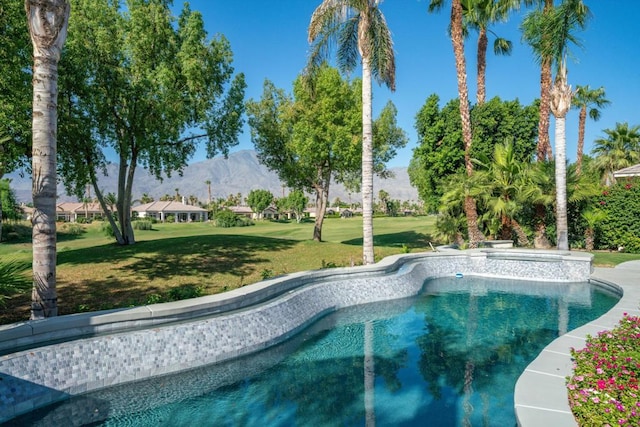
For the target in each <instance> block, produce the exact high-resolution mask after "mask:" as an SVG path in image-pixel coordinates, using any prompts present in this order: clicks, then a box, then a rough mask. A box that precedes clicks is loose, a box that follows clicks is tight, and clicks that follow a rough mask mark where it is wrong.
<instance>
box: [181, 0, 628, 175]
mask: <svg viewBox="0 0 640 427" xmlns="http://www.w3.org/2000/svg"><path fill="white" fill-rule="evenodd" d="M428 3H429V2H428V0H386V1H384V2H383V3H382V6H381V7H382V10H383V13H384V14H385V16H386V19H387V24H388V25H389V28H390V29H391V31H392V34H393V39H394V43H395V52H396V91H395V92H393V93H392V92H390V91H389V90H388V89H386V88H384V87H381V86H378V85H377V84H374V88H373V96H374V112H373V113H374V116H377V114H378V113H379V111H380V109H381V108H382V107H383V106H384V105H385V104H386V102H387V101H388V100H391V101H393V103H394V104H395V105H396V107H397V108H398V124H399V125H400V126H401V127H402V128H403V129H404V130H405V131H406V132H407V134H408V136H409V143H408V144H407V147H406V148H405V149H403V150H401V152H400V153H399V154H398V156H397V157H396V158H395V159H393V160H392V161H391V162H390V163H389V166H390V167H396V166H407V165H408V164H409V161H410V159H411V156H412V152H413V148H415V147H416V144H417V135H416V132H415V129H414V119H415V115H416V113H417V112H418V110H419V109H420V108H421V107H422V105H423V104H424V102H425V100H426V99H427V97H428V96H429V95H430V94H432V93H436V94H438V95H439V97H440V100H441V105H444V104H445V103H446V102H447V101H449V100H450V99H452V98H456V97H457V83H456V72H455V64H454V59H453V49H452V47H451V41H450V39H449V38H448V36H447V25H448V21H449V10H448V6H447V7H446V8H445V9H444V10H443V11H442V12H440V13H439V14H429V13H428V12H427V6H428ZM586 3H587V4H588V5H589V7H590V8H591V11H592V14H593V16H592V19H591V21H590V23H589V26H588V28H587V30H586V31H584V32H581V33H579V37H580V38H581V40H582V44H583V47H582V48H578V47H573V48H572V51H573V55H574V56H575V59H570V60H569V65H568V69H569V84H571V85H572V86H573V87H574V88H575V86H576V85H590V86H591V87H592V88H594V87H600V86H604V88H605V90H606V95H607V98H608V99H609V100H610V101H611V103H612V104H611V105H610V106H609V107H607V108H605V109H603V110H602V117H601V119H600V120H599V121H598V122H594V121H592V120H590V119H589V120H588V121H587V126H586V136H585V152H586V153H589V152H590V151H591V148H592V142H593V140H594V139H597V138H599V137H602V136H604V133H603V132H602V130H603V129H607V128H614V127H615V124H616V122H628V123H629V124H631V125H636V124H640V115H639V114H638V111H639V110H638V108H637V107H636V104H637V103H639V102H640V43H639V40H638V38H640V33H638V31H637V28H638V27H637V21H638V18H639V17H640V1H638V0H587V1H586ZM319 4H320V0H315V1H314V0H277V1H264V0H245V1H230V0H194V1H191V2H190V5H191V8H192V10H197V11H200V12H201V13H202V14H203V17H204V21H205V25H206V29H207V31H208V32H209V35H213V34H215V33H222V34H224V35H225V36H226V37H227V38H228V39H229V41H230V43H231V48H232V50H233V53H234V67H235V69H236V71H238V72H240V71H241V72H244V73H245V76H246V81H247V85H248V87H247V90H246V98H247V99H251V98H253V99H259V98H260V96H261V94H262V84H263V82H264V80H265V79H269V80H271V81H273V82H274V83H275V85H276V86H277V87H280V88H283V89H285V90H287V91H288V92H290V91H291V87H292V83H293V81H294V79H295V78H296V76H297V75H298V74H299V73H300V72H301V71H302V70H303V68H304V66H305V63H306V60H307V53H308V50H309V45H308V43H307V34H306V30H307V26H308V24H309V19H310V17H311V14H312V12H313V10H314V9H315V8H316V7H317V6H318V5H319ZM181 7H182V3H181V2H176V3H175V5H174V8H175V13H176V15H177V14H178V13H179V9H180V8H181ZM522 15H523V14H522V13H520V14H514V15H513V16H512V17H511V19H510V21H509V22H508V23H505V24H499V25H497V26H495V27H494V28H493V31H495V33H497V34H498V35H500V36H501V37H505V38H507V39H509V40H511V41H512V42H513V53H512V55H511V56H506V57H505V56H494V55H493V54H492V53H490V54H489V55H488V58H487V99H490V98H492V97H494V96H499V97H500V98H502V99H505V100H511V99H515V98H518V99H519V100H520V102H521V103H523V104H529V103H530V102H532V101H533V100H534V99H535V98H537V97H539V91H540V87H539V75H540V74H539V66H538V65H537V64H536V63H535V61H534V59H533V56H532V55H531V50H530V48H529V47H528V46H527V45H525V44H523V43H522V42H521V36H520V32H519V30H518V26H519V24H520V22H521V19H522ZM475 36H476V35H475V34H473V33H472V34H471V37H470V38H469V39H468V40H467V45H466V50H467V76H468V82H469V96H470V99H471V101H472V102H475V66H476V64H475V44H476V37H475ZM490 43H491V41H490ZM352 77H353V76H352ZM577 128H578V111H577V110H572V111H571V112H570V113H569V115H568V116H567V156H568V157H569V159H570V160H572V161H574V160H575V157H576V154H575V153H576V140H577ZM550 134H551V140H552V143H553V140H554V137H553V122H552V128H551V132H550ZM252 148H253V144H252V143H251V137H250V134H249V129H248V128H247V127H246V126H245V131H244V133H243V134H242V135H241V136H240V144H239V145H238V146H237V147H235V148H234V149H233V150H232V151H237V150H241V149H252ZM204 159H205V154H204V150H200V151H199V152H198V154H197V155H196V156H195V157H194V159H193V161H200V160H204Z"/></svg>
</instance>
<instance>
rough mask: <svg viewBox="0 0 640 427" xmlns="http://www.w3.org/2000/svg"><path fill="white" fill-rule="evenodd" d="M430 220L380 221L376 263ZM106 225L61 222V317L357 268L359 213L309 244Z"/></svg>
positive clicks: (19, 311) (292, 234) (426, 231)
mask: <svg viewBox="0 0 640 427" xmlns="http://www.w3.org/2000/svg"><path fill="white" fill-rule="evenodd" d="M434 222H435V218H434V217H398V218H389V217H381V218H375V220H374V234H375V239H374V244H375V255H376V260H380V259H382V258H384V257H386V256H389V255H393V254H398V253H402V252H405V251H411V252H420V251H430V250H431V248H430V246H429V241H430V240H431V237H430V233H432V232H433V230H434ZM100 227H101V223H94V224H91V225H84V226H83V228H84V231H83V233H82V234H80V235H71V234H68V233H65V231H64V230H65V226H64V225H59V228H58V229H59V234H58V268H57V283H58V305H59V310H60V314H70V313H77V312H82V311H94V310H103V309H109V308H117V307H129V306H135V305H143V304H147V303H152V302H159V301H162V300H166V298H167V295H169V294H171V293H173V295H176V294H177V295H178V296H179V297H180V298H181V297H185V296H196V295H200V294H202V295H207V294H214V293H219V292H224V291H226V290H231V289H235V288H238V287H241V286H244V285H247V284H250V283H255V282H257V281H260V280H262V279H263V278H267V277H273V276H277V275H281V274H286V273H292V272H296V271H303V270H314V269H319V268H323V267H333V266H337V267H341V266H349V265H352V264H356V265H357V264H360V263H361V259H362V219H361V218H360V217H356V218H350V219H338V218H328V219H326V220H325V223H324V227H323V236H322V237H323V239H324V242H322V243H318V242H314V241H313V240H311V236H312V234H313V223H312V222H305V223H301V224H296V223H295V222H292V223H277V222H269V221H264V222H262V221H261V222H258V223H257V224H256V225H254V226H250V227H234V228H218V227H214V226H213V225H212V224H209V223H181V224H175V223H171V224H154V226H153V230H149V231H142V230H136V239H137V243H136V244H135V245H131V246H127V247H121V246H117V245H116V244H115V243H113V240H111V239H109V238H107V237H105V236H104V235H103V234H102V233H101V231H100ZM26 240H28V239H26ZM434 244H435V242H434ZM31 253H32V252H31V244H30V243H28V242H23V243H6V242H5V243H2V244H0V259H2V260H3V261H8V260H17V261H19V262H23V263H24V265H25V275H29V274H30V270H31ZM632 259H640V255H633V254H625V253H617V252H596V253H595V259H594V264H595V265H598V266H614V265H617V264H619V263H621V262H624V261H628V260H632ZM30 297H31V295H30V293H29V292H25V293H23V294H18V295H15V296H13V297H12V298H10V299H8V300H7V301H6V303H7V304H6V305H5V306H4V307H0V324H4V323H10V322H16V321H20V320H26V319H28V317H29V302H30ZM176 299H178V298H176Z"/></svg>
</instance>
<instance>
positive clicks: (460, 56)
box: [451, 0, 484, 248]
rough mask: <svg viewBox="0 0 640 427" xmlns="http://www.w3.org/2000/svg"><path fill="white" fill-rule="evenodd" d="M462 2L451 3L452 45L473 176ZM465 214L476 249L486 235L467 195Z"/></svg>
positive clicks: (466, 154)
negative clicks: (479, 224) (479, 225)
mask: <svg viewBox="0 0 640 427" xmlns="http://www.w3.org/2000/svg"><path fill="white" fill-rule="evenodd" d="M462 12H463V11H462V4H461V2H460V0H452V1H451V43H452V45H453V54H454V56H455V60H456V75H457V80H458V98H459V100H460V120H461V122H462V139H463V141H464V165H465V171H466V173H467V176H468V177H470V176H471V175H473V163H472V162H471V144H472V133H471V114H470V112H469V89H468V87H467V65H466V59H465V56H464V26H463V16H462ZM464 213H465V216H466V217H467V233H468V234H469V246H470V247H471V248H475V247H477V246H478V243H479V242H480V241H482V240H484V235H483V234H482V232H481V231H480V228H479V227H478V211H477V207H476V201H475V199H474V198H473V197H472V196H470V195H465V199H464Z"/></svg>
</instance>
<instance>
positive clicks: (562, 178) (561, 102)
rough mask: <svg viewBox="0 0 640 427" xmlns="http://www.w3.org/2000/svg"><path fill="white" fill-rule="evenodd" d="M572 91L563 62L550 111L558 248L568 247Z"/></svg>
mask: <svg viewBox="0 0 640 427" xmlns="http://www.w3.org/2000/svg"><path fill="white" fill-rule="evenodd" d="M572 96H573V93H572V92H571V87H570V86H568V85H567V70H566V67H565V66H564V64H562V66H561V69H560V71H559V73H558V76H557V77H556V81H555V83H554V85H553V90H552V92H551V111H552V112H553V115H554V116H555V118H556V131H555V143H556V229H557V235H558V249H560V250H568V249H569V236H568V232H569V227H568V224H567V154H566V131H565V125H566V115H567V111H569V108H570V107H571V98H572Z"/></svg>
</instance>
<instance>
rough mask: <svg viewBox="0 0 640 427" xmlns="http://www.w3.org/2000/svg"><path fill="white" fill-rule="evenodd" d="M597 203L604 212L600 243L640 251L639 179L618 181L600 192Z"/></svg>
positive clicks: (627, 250) (628, 250) (626, 250)
mask: <svg viewBox="0 0 640 427" xmlns="http://www.w3.org/2000/svg"><path fill="white" fill-rule="evenodd" d="M599 204H600V207H601V209H602V210H603V211H604V212H606V214H607V218H606V219H605V220H604V221H602V223H601V224H600V228H601V231H602V235H601V239H602V243H603V244H604V245H605V246H606V247H608V248H611V249H617V248H618V247H621V246H622V247H624V250H625V252H631V253H640V239H639V238H638V237H637V236H640V221H638V220H637V218H639V217H640V181H639V180H637V179H636V180H629V181H625V182H620V183H618V184H616V185H614V186H612V187H610V188H608V189H607V190H606V191H604V192H603V193H602V196H601V197H600V200H599Z"/></svg>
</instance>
